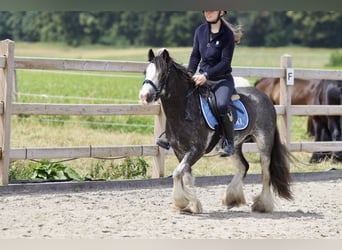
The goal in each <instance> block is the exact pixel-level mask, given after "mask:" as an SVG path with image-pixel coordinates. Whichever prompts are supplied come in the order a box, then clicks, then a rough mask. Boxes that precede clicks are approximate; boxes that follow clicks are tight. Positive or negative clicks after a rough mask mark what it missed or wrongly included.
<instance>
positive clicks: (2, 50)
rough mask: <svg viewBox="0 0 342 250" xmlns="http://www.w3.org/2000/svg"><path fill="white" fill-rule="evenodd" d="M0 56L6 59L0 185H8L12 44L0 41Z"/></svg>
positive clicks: (0, 79)
mask: <svg viewBox="0 0 342 250" xmlns="http://www.w3.org/2000/svg"><path fill="white" fill-rule="evenodd" d="M0 54H1V55H4V56H5V57H6V65H5V68H3V69H0V102H2V107H3V110H2V111H3V112H2V114H1V117H0V147H1V150H0V185H8V169H9V157H10V154H9V151H10V135H11V106H12V86H13V78H14V42H13V41H11V40H8V39H7V40H4V41H1V42H0Z"/></svg>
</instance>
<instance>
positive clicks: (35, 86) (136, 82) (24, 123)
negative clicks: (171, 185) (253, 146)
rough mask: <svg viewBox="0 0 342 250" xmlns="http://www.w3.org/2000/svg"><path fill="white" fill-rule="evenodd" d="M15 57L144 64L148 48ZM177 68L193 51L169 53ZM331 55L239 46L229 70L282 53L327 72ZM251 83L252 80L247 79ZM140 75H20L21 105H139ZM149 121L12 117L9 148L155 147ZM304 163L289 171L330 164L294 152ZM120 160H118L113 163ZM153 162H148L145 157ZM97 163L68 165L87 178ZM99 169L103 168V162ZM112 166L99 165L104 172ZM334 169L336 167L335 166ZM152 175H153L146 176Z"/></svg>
mask: <svg viewBox="0 0 342 250" xmlns="http://www.w3.org/2000/svg"><path fill="white" fill-rule="evenodd" d="M15 46H16V47H15V56H18V57H19V56H25V57H51V58H76V59H109V60H121V61H146V54H147V51H148V48H125V49H116V48H111V47H100V46H89V47H81V48H71V47H66V46H64V45H60V44H41V43H39V44H29V43H21V42H18V43H16V45H15ZM169 51H170V53H171V56H172V57H174V58H175V60H176V61H177V62H179V63H187V62H188V61H187V60H188V58H189V55H190V51H191V48H169ZM333 51H334V50H330V49H309V48H297V47H289V48H246V47H238V48H237V49H236V52H235V56H234V64H233V66H251V67H279V63H280V57H281V55H283V54H290V55H292V56H293V66H294V67H299V68H327V66H326V65H327V64H328V62H329V57H330V55H331V53H333ZM250 80H251V81H252V82H253V81H254V80H255V79H253V78H251V79H250ZM142 81H143V75H142V74H137V73H135V74H133V73H132V74H127V73H125V74H124V73H97V72H61V71H36V70H35V71H33V70H18V71H17V83H18V92H19V93H20V94H19V99H18V101H19V102H30V103H32V102H39V103H137V102H138V99H137V95H138V91H139V89H140V87H141V83H142ZM291 136H292V137H291V140H293V141H308V140H312V138H308V137H307V135H306V118H305V117H294V118H293V121H292V128H291ZM153 143H154V138H153V117H147V116H115V117H110V116H96V117H94V116H84V117H72V116H63V117H60V116H13V117H12V133H11V147H12V148H17V147H44V146H82V145H128V144H153ZM295 155H296V157H297V158H299V159H300V160H301V161H302V162H303V163H304V164H302V163H297V164H295V165H292V169H291V171H312V170H316V169H317V170H322V169H329V168H331V167H332V166H331V162H324V163H322V164H317V165H308V164H307V162H308V159H309V157H310V154H305V153H296V154H295ZM247 158H248V160H249V161H250V163H251V172H258V173H259V172H260V168H259V167H258V161H259V158H258V154H248V155H247ZM117 161H119V160H117ZM146 161H148V162H149V163H151V159H150V158H149V157H146ZM98 162H99V160H97V159H91V160H89V159H79V160H75V161H70V162H66V163H65V164H67V165H70V166H72V167H74V168H75V169H76V170H77V171H78V172H79V173H81V175H83V176H85V175H87V174H88V173H89V172H90V171H93V170H94V168H95V166H97V164H98ZM12 164H13V166H15V167H16V168H23V167H26V166H27V161H18V162H15V163H12ZM101 164H102V163H101ZM108 164H110V163H108V162H103V167H104V168H105V167H106V165H108ZM176 164H177V163H176V160H175V157H174V156H169V157H167V161H166V176H168V175H170V174H171V173H172V171H173V169H174V167H175V166H176ZM334 167H336V166H335V165H334ZM233 172H234V167H233V166H232V164H231V162H230V160H229V159H228V160H227V159H220V158H218V157H215V158H212V157H204V158H203V159H201V160H200V161H199V162H198V163H197V164H196V165H195V167H194V174H195V175H222V174H228V173H233ZM148 175H149V176H150V175H151V173H150V172H149V173H148Z"/></svg>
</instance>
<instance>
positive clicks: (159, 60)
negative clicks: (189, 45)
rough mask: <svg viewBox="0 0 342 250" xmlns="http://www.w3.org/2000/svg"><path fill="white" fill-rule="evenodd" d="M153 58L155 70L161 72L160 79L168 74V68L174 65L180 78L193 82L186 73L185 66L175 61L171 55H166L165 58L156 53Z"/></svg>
mask: <svg viewBox="0 0 342 250" xmlns="http://www.w3.org/2000/svg"><path fill="white" fill-rule="evenodd" d="M153 60H154V63H155V65H156V68H157V70H158V71H159V72H161V73H162V74H161V75H160V79H165V78H166V77H167V75H168V70H169V69H171V68H172V67H174V68H175V69H176V72H177V75H178V76H179V77H180V80H184V81H186V82H189V83H192V84H193V80H192V78H191V76H190V75H189V74H188V72H187V69H186V68H185V66H184V65H182V64H179V63H177V62H175V61H174V60H173V58H172V57H168V58H167V60H165V58H163V56H161V55H158V56H156V57H155V58H154V59H153Z"/></svg>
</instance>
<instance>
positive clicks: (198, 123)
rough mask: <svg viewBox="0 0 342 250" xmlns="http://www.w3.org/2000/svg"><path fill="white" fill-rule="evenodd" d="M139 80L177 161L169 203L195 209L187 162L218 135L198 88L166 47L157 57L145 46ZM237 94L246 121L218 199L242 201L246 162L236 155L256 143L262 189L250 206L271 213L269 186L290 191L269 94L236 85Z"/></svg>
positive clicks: (281, 192)
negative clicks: (159, 110) (156, 105)
mask: <svg viewBox="0 0 342 250" xmlns="http://www.w3.org/2000/svg"><path fill="white" fill-rule="evenodd" d="M148 59H149V62H150V63H149V64H148V66H147V68H146V72H145V80H144V83H143V86H142V89H141V90H140V93H139V98H140V101H141V102H142V103H145V104H148V103H152V102H154V101H156V100H157V99H159V98H160V100H161V103H162V106H163V109H164V112H165V115H166V130H165V131H166V138H167V139H168V140H169V142H170V145H171V147H172V148H173V151H174V153H175V155H176V157H177V159H178V161H179V165H178V166H177V167H176V169H175V170H174V172H173V192H172V196H173V204H174V206H175V207H176V208H178V209H179V210H181V211H187V212H191V213H201V212H202V205H201V202H200V201H199V200H198V199H197V197H196V194H195V190H194V177H193V176H192V174H191V167H192V166H193V165H194V164H195V163H196V162H197V161H198V160H199V159H200V158H201V157H202V156H203V155H204V154H206V153H209V152H210V151H211V150H212V149H213V148H215V145H216V144H217V142H218V141H219V139H220V136H219V132H218V131H215V130H213V129H211V128H210V127H209V126H208V125H207V122H206V119H204V118H203V114H202V110H201V105H200V97H199V96H200V93H199V92H200V91H198V89H197V88H196V87H195V85H194V82H193V80H192V79H191V77H190V76H188V75H187V73H186V69H185V68H184V67H183V66H182V65H180V64H178V63H176V62H175V61H174V60H173V59H172V58H171V57H170V55H169V52H168V51H167V50H166V49H163V50H161V51H160V52H159V53H158V55H157V56H155V55H154V53H153V51H152V50H150V51H149V53H148ZM237 91H238V93H239V95H240V99H241V101H242V103H244V106H245V108H246V110H247V112H248V114H249V123H248V126H247V127H246V128H244V129H243V130H239V131H235V138H234V142H235V154H234V155H233V156H232V158H233V160H234V164H235V165H236V174H235V175H234V178H233V179H232V181H231V182H230V183H229V185H228V187H227V189H226V191H225V194H224V196H223V199H222V202H223V204H224V205H225V206H227V207H228V208H231V207H234V206H239V205H242V204H245V203H246V201H245V197H244V193H243V178H244V176H245V175H246V174H247V170H248V168H249V164H248V162H247V160H246V159H245V157H244V156H243V154H242V144H243V143H244V142H245V141H246V140H250V139H252V140H253V141H255V142H256V144H257V146H258V149H259V152H260V159H261V168H262V171H261V172H262V191H261V193H260V194H259V195H258V196H257V197H256V198H255V199H254V203H253V205H252V210H253V211H257V212H272V211H273V209H274V201H273V197H272V192H271V191H272V189H271V187H272V188H273V191H274V192H275V193H276V194H278V195H279V196H280V197H281V198H285V199H288V200H290V199H292V194H291V190H290V173H289V152H288V151H287V148H286V147H285V146H284V145H283V144H282V143H281V141H280V137H279V132H278V129H277V124H276V112H275V109H274V106H273V104H272V103H271V101H270V100H269V98H268V97H267V96H266V95H265V94H264V93H262V92H260V91H259V90H257V89H255V88H253V87H244V88H237Z"/></svg>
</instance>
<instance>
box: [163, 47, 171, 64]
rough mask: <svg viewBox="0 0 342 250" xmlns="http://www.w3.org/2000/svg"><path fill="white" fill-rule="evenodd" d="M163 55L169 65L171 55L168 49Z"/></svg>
mask: <svg viewBox="0 0 342 250" xmlns="http://www.w3.org/2000/svg"><path fill="white" fill-rule="evenodd" d="M161 55H162V57H163V59H164V60H165V61H166V62H167V63H168V62H169V61H170V54H169V51H168V50H167V49H163V52H162V53H161Z"/></svg>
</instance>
